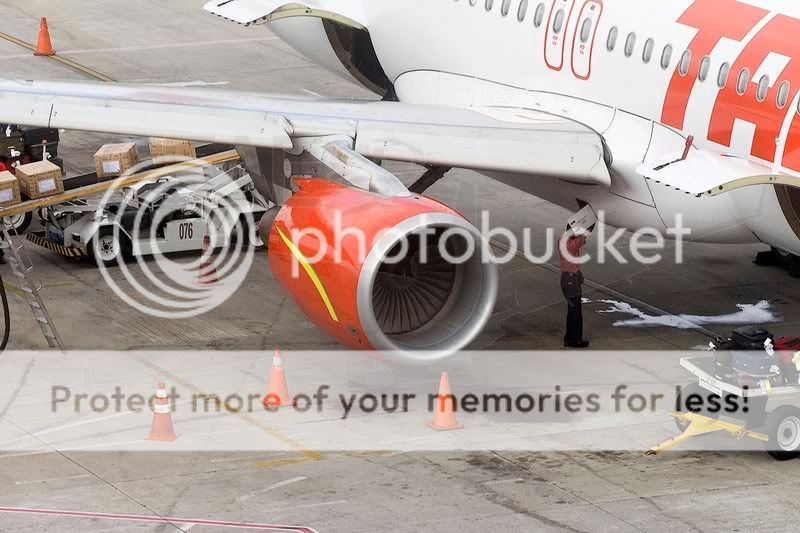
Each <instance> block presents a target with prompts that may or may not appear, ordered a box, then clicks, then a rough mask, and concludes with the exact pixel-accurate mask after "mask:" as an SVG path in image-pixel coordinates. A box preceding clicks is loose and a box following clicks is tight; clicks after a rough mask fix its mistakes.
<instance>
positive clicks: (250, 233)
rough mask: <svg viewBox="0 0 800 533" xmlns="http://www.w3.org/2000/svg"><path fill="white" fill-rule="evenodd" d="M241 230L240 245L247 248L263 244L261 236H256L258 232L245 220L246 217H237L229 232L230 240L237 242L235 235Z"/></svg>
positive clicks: (258, 246)
mask: <svg viewBox="0 0 800 533" xmlns="http://www.w3.org/2000/svg"><path fill="white" fill-rule="evenodd" d="M240 231H241V235H242V236H243V238H242V246H245V247H247V248H250V247H254V248H261V247H263V246H264V242H263V241H262V240H261V237H259V236H258V232H257V231H256V229H255V228H254V227H253V225H252V224H250V223H249V222H248V220H247V217H239V220H238V221H237V222H236V225H235V226H234V227H233V230H232V232H231V242H232V243H236V242H237V236H239V232H240Z"/></svg>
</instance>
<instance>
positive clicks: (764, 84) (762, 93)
mask: <svg viewBox="0 0 800 533" xmlns="http://www.w3.org/2000/svg"><path fill="white" fill-rule="evenodd" d="M768 92H769V76H768V75H767V74H764V75H763V76H761V79H760V80H758V90H757V91H756V100H758V101H759V102H763V101H764V100H766V99H767V93H768Z"/></svg>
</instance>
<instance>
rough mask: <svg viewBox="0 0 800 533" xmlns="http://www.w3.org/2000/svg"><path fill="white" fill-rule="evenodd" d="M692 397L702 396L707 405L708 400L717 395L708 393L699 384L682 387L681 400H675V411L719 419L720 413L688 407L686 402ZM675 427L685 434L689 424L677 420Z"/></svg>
mask: <svg viewBox="0 0 800 533" xmlns="http://www.w3.org/2000/svg"><path fill="white" fill-rule="evenodd" d="M691 396H701V397H702V398H703V399H704V400H705V401H704V402H703V403H704V404H706V403H708V398H709V397H710V396H716V394H714V393H713V392H709V391H707V390H706V389H704V388H703V387H701V386H700V385H699V384H697V383H689V384H688V385H686V386H684V387H681V395H680V398H676V399H675V410H676V411H678V412H679V413H697V414H698V415H703V416H707V417H709V418H719V413H711V412H709V411H708V410H706V409H703V408H697V407H695V406H692V408H689V406H688V405H686V400H687V399H688V398H689V397H691ZM675 426H676V427H677V428H678V430H679V431H680V432H681V433H683V432H684V431H686V428H687V427H689V424H687V423H686V422H683V421H681V420H680V419H678V418H676V419H675Z"/></svg>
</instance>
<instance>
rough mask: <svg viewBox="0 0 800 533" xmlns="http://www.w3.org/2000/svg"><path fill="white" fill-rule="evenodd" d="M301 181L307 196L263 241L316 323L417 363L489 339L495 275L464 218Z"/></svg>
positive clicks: (426, 203)
mask: <svg viewBox="0 0 800 533" xmlns="http://www.w3.org/2000/svg"><path fill="white" fill-rule="evenodd" d="M294 181H295V183H296V184H297V185H298V186H299V188H300V190H299V192H297V193H295V194H294V195H293V196H292V197H291V198H290V199H289V200H288V201H287V203H286V205H284V206H283V207H282V208H281V209H280V211H279V212H278V214H277V216H276V217H275V220H274V222H272V224H271V226H270V227H269V228H262V232H266V231H268V232H269V234H268V236H267V237H268V239H265V241H268V248H269V261H270V266H271V267H272V271H273V273H274V275H275V277H276V278H277V279H278V280H279V281H280V282H281V284H283V286H284V287H286V289H287V290H288V291H289V294H290V295H291V296H292V298H293V299H294V300H295V302H297V304H298V305H299V306H300V308H302V309H303V311H304V312H305V313H306V314H307V315H308V317H309V318H310V319H311V320H312V321H313V322H314V323H315V324H317V325H319V326H320V327H321V328H322V329H323V330H324V331H326V332H327V333H329V334H331V335H332V336H334V337H336V338H337V339H338V340H339V341H340V342H342V343H343V344H344V345H346V346H349V347H351V348H354V349H370V350H372V349H376V350H386V351H392V352H395V353H398V352H399V353H402V357H403V358H405V359H406V360H409V359H410V360H417V361H430V360H433V359H436V358H441V357H443V356H446V355H450V354H451V353H453V352H454V351H456V350H459V349H461V348H464V347H465V346H466V345H467V344H468V343H469V342H471V341H472V340H473V339H474V338H475V337H476V336H477V335H478V334H479V333H480V332H481V330H482V329H483V326H484V325H485V323H486V321H487V320H488V318H489V316H490V314H491V312H492V309H493V306H494V302H495V299H496V295H497V268H496V265H495V264H493V263H492V262H490V261H483V260H482V245H481V243H482V242H483V241H482V237H481V235H480V233H479V232H478V230H477V229H476V228H475V227H474V226H473V225H471V224H470V223H469V222H467V221H466V220H465V219H464V218H463V217H462V216H460V215H459V214H458V213H456V212H455V211H453V210H452V209H450V208H449V207H447V206H444V205H442V204H440V203H438V202H435V201H433V200H431V199H428V198H424V197H420V196H416V195H410V196H407V197H384V196H380V195H377V194H374V193H371V192H366V191H363V190H360V189H355V188H352V187H348V186H345V185H341V184H338V183H333V182H330V181H327V180H323V179H316V178H303V179H295V180H294ZM453 258H458V259H457V260H454V259H453Z"/></svg>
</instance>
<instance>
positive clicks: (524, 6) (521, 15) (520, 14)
mask: <svg viewBox="0 0 800 533" xmlns="http://www.w3.org/2000/svg"><path fill="white" fill-rule="evenodd" d="M527 14H528V0H522V2H520V3H519V9H518V10H517V20H518V21H520V22H522V21H523V20H525V15H527Z"/></svg>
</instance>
